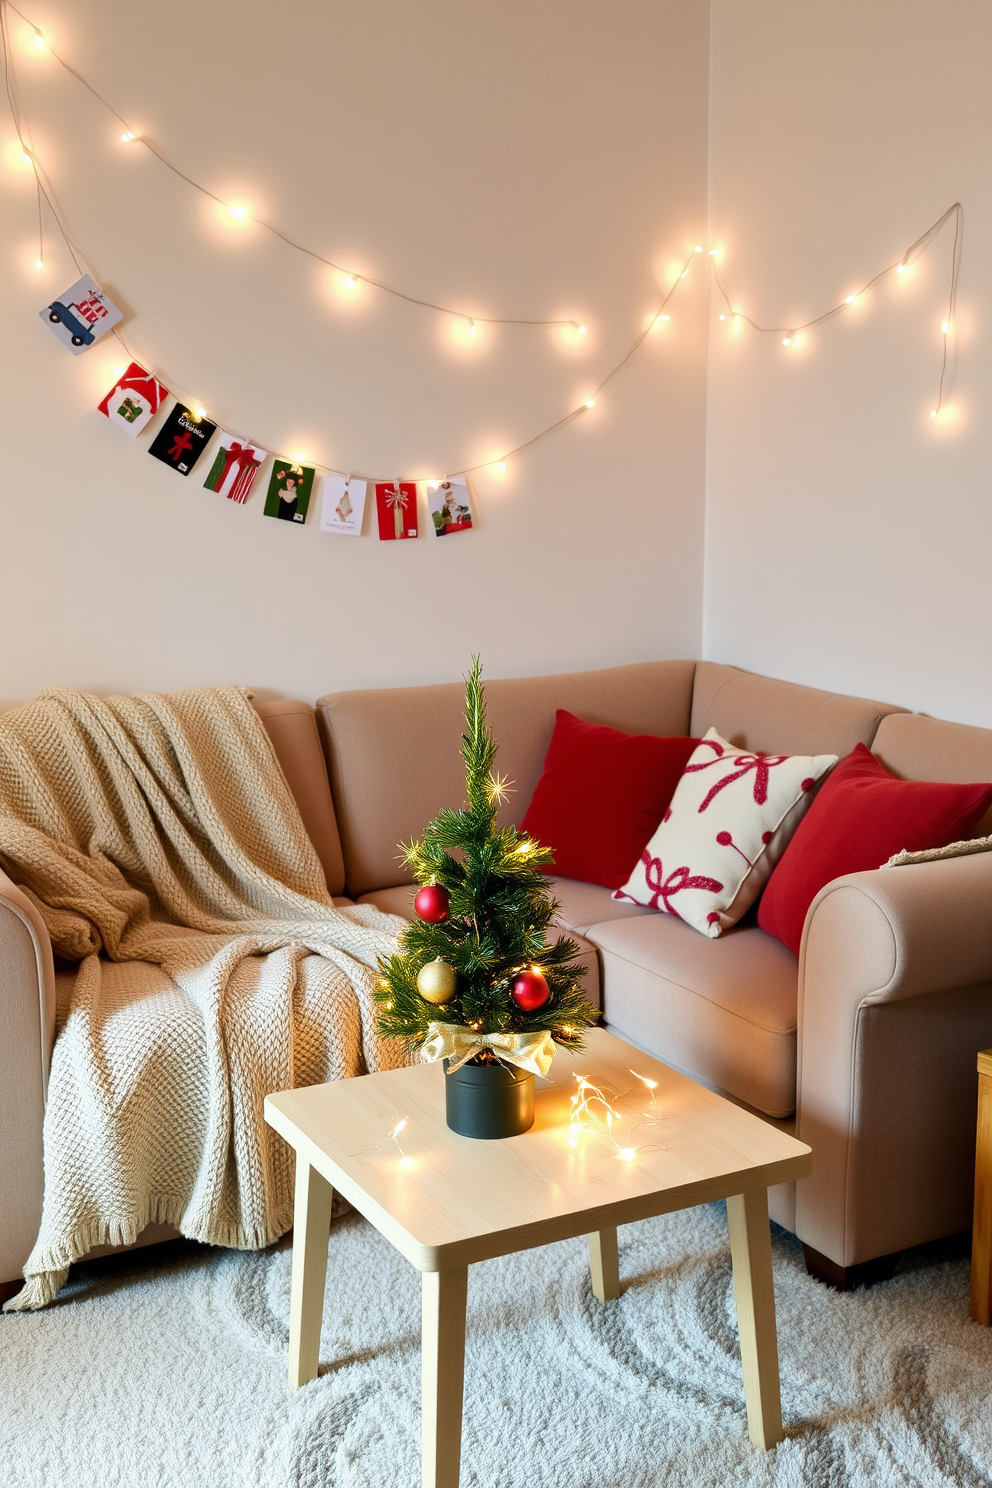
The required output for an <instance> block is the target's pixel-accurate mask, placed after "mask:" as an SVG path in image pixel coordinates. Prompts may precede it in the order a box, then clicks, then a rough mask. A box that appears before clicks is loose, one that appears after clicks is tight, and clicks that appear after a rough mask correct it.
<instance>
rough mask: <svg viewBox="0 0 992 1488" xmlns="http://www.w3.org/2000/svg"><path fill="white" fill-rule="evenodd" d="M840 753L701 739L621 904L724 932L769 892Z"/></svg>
mask: <svg viewBox="0 0 992 1488" xmlns="http://www.w3.org/2000/svg"><path fill="white" fill-rule="evenodd" d="M836 763H837V756H836V755H835V754H815V755H810V754H752V753H750V752H749V751H747V750H743V749H736V748H735V747H734V745H733V744H728V743H727V741H726V739H721V737H720V735H719V734H718V733H717V731H716V729H710V731H709V733H708V734H706V735H705V737H704V738H703V739H702V741H701V742H700V744H699V746H698V748H696V749H695V750H694V751H693V753H692V755H691V756H690V759H689V763H688V764H687V765H686V767H685V769H684V770H683V772H682V777H681V779H680V780H679V783H678V785H677V786H676V788H675V794H674V796H673V797H672V800H671V804H670V806H669V807H668V810H667V811H666V812H665V815H664V817H663V818H662V821H661V825H660V826H659V827H658V829H657V831H656V832H655V834H654V836H653V837H652V838H651V841H650V842H649V843H648V845H647V847H646V848H645V849H644V851H643V852H642V853H641V858H640V862H639V863H638V864H637V865H636V866H635V868H634V870H633V872H632V873H631V875H630V877H629V878H628V880H627V882H626V883H625V884H624V886H623V888H622V889H617V890H616V892H615V893H614V895H613V897H614V899H626V900H632V901H633V903H634V904H643V905H646V906H647V907H648V908H649V909H663V910H665V911H666V912H667V913H668V914H671V915H675V917H676V919H680V920H685V922H686V924H687V925H692V926H693V927H694V929H696V930H701V931H702V932H703V934H704V935H722V934H723V932H724V930H729V929H730V927H731V926H732V925H736V923H737V921H738V920H739V919H740V918H741V916H742V915H743V914H745V913H746V912H747V910H748V909H750V907H751V905H752V904H753V903H754V901H755V900H756V899H757V897H758V895H759V894H760V893H761V891H762V889H763V888H764V886H765V884H766V883H767V882H768V878H769V876H770V874H771V871H772V869H773V868H774V867H775V864H776V863H777V862H778V860H779V858H780V857H781V856H782V854H783V852H784V851H785V849H786V847H787V845H788V842H789V839H790V837H791V836H792V834H793V832H794V831H795V830H796V827H797V826H798V825H799V822H800V819H801V818H802V816H803V813H804V812H805V810H806V808H807V806H808V805H809V803H810V801H811V800H812V797H813V794H814V789H813V788H814V786H815V785H816V784H817V782H818V781H819V780H822V778H823V776H824V775H826V773H827V771H828V770H831V769H832V768H833V766H834V765H835V764H836Z"/></svg>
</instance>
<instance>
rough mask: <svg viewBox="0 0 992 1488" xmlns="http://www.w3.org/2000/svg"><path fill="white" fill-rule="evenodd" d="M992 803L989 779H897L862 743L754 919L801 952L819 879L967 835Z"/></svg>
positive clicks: (837, 773)
mask: <svg viewBox="0 0 992 1488" xmlns="http://www.w3.org/2000/svg"><path fill="white" fill-rule="evenodd" d="M990 805H992V785H944V784H938V783H937V782H936V781H932V780H900V779H899V778H898V777H897V776H895V775H893V774H892V773H891V771H889V770H887V769H886V768H885V766H884V765H883V764H880V763H879V761H878V760H877V759H876V758H875V756H874V755H873V754H872V753H871V752H870V751H869V750H867V749H866V748H865V746H864V745H863V744H856V745H855V746H854V748H853V749H852V750H851V753H850V754H849V755H847V756H846V757H845V758H844V759H842V760H841V762H840V764H839V765H838V766H837V768H836V769H835V770H834V772H833V774H832V775H831V776H830V777H829V778H828V780H827V781H826V783H825V784H824V785H823V787H822V788H821V790H820V793H819V795H818V796H817V797H816V800H815V801H814V802H813V803H812V805H811V806H810V808H809V810H808V811H807V813H806V815H805V816H804V817H803V819H802V821H801V822H800V823H799V826H798V827H797V828H796V834H795V836H794V837H793V839H792V841H791V842H790V843H789V846H788V847H787V848H786V850H785V852H784V853H783V855H782V860H781V862H780V863H779V864H778V866H777V867H776V868H775V870H774V872H773V873H772V876H771V878H770V879H769V880H768V886H767V888H766V889H765V892H764V896H763V897H762V900H761V905H760V907H759V909H758V924H759V925H760V926H761V928H762V930H767V932H768V934H769V935H774V936H775V939H776V940H780V941H781V942H782V943H783V945H787V946H788V947H789V949H790V950H791V951H795V953H796V955H797V956H798V955H799V942H800V940H801V939H802V933H803V925H804V923H805V921H806V912H807V910H808V909H809V907H810V905H811V904H812V903H813V900H814V899H815V898H816V896H817V894H818V893H819V892H820V890H821V889H822V888H823V886H824V884H828V883H831V882H832V881H833V879H835V878H841V877H842V876H843V875H844V874H845V873H859V872H861V871H862V870H863V869H866V868H880V867H881V866H882V864H883V863H885V862H887V861H888V859H889V858H891V857H892V855H893V853H897V852H901V851H902V850H903V849H904V848H905V849H906V851H908V852H920V851H922V850H923V849H924V848H926V847H946V845H947V844H948V843H949V842H955V841H958V840H959V839H960V838H962V837H970V836H972V834H973V833H974V831H975V828H976V827H977V826H978V823H979V822H980V821H981V819H982V817H983V816H984V815H985V813H986V811H988V809H989V806H990Z"/></svg>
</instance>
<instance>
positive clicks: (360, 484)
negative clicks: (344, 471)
mask: <svg viewBox="0 0 992 1488" xmlns="http://www.w3.org/2000/svg"><path fill="white" fill-rule="evenodd" d="M366 490H367V482H366V481H363V480H353V479H352V478H351V476H347V475H329V476H327V477H326V479H325V480H324V501H323V505H322V506H321V509H320V530H321V532H337V533H340V534H341V535H342V536H343V537H361V535H362V518H363V517H364V515H365V494H366Z"/></svg>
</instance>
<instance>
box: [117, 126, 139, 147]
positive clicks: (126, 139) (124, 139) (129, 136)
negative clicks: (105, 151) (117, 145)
mask: <svg viewBox="0 0 992 1488" xmlns="http://www.w3.org/2000/svg"><path fill="white" fill-rule="evenodd" d="M137 138H138V136H137V135H136V134H133V133H132V132H131V130H130V129H126V130H125V131H124V133H123V134H122V135H121V144H122V145H129V144H130V143H131V141H132V140H133V139H137Z"/></svg>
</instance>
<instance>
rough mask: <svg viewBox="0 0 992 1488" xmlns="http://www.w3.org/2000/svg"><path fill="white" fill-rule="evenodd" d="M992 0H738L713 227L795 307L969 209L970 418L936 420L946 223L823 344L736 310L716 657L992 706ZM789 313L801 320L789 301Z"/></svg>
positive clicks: (717, 133)
mask: <svg viewBox="0 0 992 1488" xmlns="http://www.w3.org/2000/svg"><path fill="white" fill-rule="evenodd" d="M990 76H992V7H990V6H989V4H988V0H872V3H871V4H865V3H864V0H834V3H832V4H830V5H826V4H819V3H811V0H714V4H713V7H712V70H711V132H710V206H711V232H712V235H713V237H714V240H715V241H718V242H720V243H722V244H723V245H724V246H725V248H726V254H725V258H724V260H723V261H724V263H725V272H726V276H727V279H728V281H729V283H730V284H731V285H732V286H733V287H734V289H735V291H736V294H737V296H738V299H739V302H740V303H741V305H742V306H743V308H745V309H746V310H748V311H749V313H751V314H752V315H755V316H756V318H758V319H761V318H762V317H768V318H769V319H770V320H771V321H772V323H776V322H777V323H779V324H783V323H784V324H785V325H790V324H795V323H796V322H797V321H799V320H802V319H806V318H807V317H808V316H810V315H815V314H817V313H818V312H819V311H820V310H822V309H824V308H826V307H827V306H829V305H830V304H832V303H835V302H836V299H837V298H838V297H841V298H842V297H843V296H844V295H846V294H847V293H849V292H850V291H851V290H852V289H853V288H857V287H858V286H859V282H864V280H865V279H867V278H868V277H869V276H870V275H871V274H872V273H874V272H875V270H876V269H877V268H879V267H881V266H883V265H885V264H887V263H891V262H892V261H893V260H894V259H897V258H898V257H899V256H900V254H901V253H902V251H903V249H904V247H906V246H907V245H908V244H909V243H910V242H912V240H913V239H914V238H915V237H916V236H917V235H918V234H919V233H920V232H922V231H923V230H924V229H925V228H926V227H927V226H929V224H930V223H931V222H932V221H933V220H934V219H935V218H937V217H938V216H939V215H940V213H941V212H942V211H943V210H944V208H945V207H947V206H948V205H949V204H950V203H951V202H953V201H954V200H956V199H959V200H960V201H961V202H963V203H964V207H965V213H966V222H965V237H964V252H963V257H962V274H961V292H960V301H959V309H958V315H957V323H958V338H957V339H958V343H959V362H958V368H957V379H956V386H955V389H954V394H953V400H952V401H953V402H954V404H955V405H957V408H958V411H959V418H958V419H957V421H956V422H954V423H950V424H948V425H946V426H945V427H943V428H935V427H934V426H933V423H932V421H931V420H930V419H929V417H928V414H929V411H930V409H931V408H932V407H933V406H934V396H935V390H936V380H937V375H938V373H939V367H940V360H939V359H940V334H939V331H940V322H941V320H942V318H943V315H944V313H945V312H944V305H945V293H946V285H947V275H948V267H949V262H950V252H951V237H950V234H949V233H948V232H947V231H945V233H944V234H943V235H942V237H941V238H940V240H939V241H938V242H937V243H936V245H935V246H934V248H933V249H932V250H931V251H930V252H929V253H928V254H927V256H926V258H925V259H924V260H923V261H922V262H921V263H920V265H919V267H918V269H917V271H916V273H915V274H914V275H912V276H911V277H910V278H909V280H908V282H906V283H905V284H903V285H898V286H897V285H886V286H884V287H883V288H881V289H880V290H879V292H878V293H877V294H873V295H872V296H871V297H870V298H869V300H868V302H867V303H866V304H865V305H864V306H863V307H859V310H858V313H857V315H851V316H849V317H847V318H846V319H844V320H842V321H840V322H835V323H833V324H831V325H828V326H826V327H824V328H823V329H821V330H819V331H818V332H817V333H816V334H815V336H811V338H810V343H809V345H808V347H807V348H804V349H803V351H802V353H801V354H789V353H788V352H786V350H785V348H783V347H782V345H781V344H780V342H779V341H778V340H776V339H774V338H770V339H769V340H768V341H765V342H758V341H757V340H756V339H755V338H753V337H749V336H742V337H740V339H739V340H738V341H736V342H735V340H734V338H733V337H732V336H730V335H728V334H727V329H726V326H721V325H720V324H719V322H718V321H717V320H716V318H715V315H716V308H717V307H715V306H714V309H713V314H712V316H711V341H710V364H709V409H708V452H707V461H708V494H707V547H706V551H707V564H706V601H705V616H706V618H705V649H706V654H707V655H708V656H711V657H716V658H719V659H720V660H722V661H728V662H736V663H738V664H740V665H743V666H745V667H751V668H754V669H755V670H759V671H766V672H771V673H773V674H775V675H776V676H781V677H788V678H793V679H796V680H799V681H803V682H810V683H815V684H820V685H822V686H826V687H831V688H838V689H841V690H843V691H851V692H862V693H867V694H870V695H874V696H879V697H882V698H885V699H891V700H893V701H896V702H900V703H903V704H905V705H908V706H910V707H913V708H917V709H922V710H926V711H928V712H932V713H936V714H942V715H944V716H947V717H950V718H956V719H962V720H965V721H968V722H973V723H980V724H986V725H989V724H992V686H990V683H992V655H990V634H992V583H990V575H989V567H990V565H989V552H990V540H992V497H990V490H992V486H990V469H992V445H990V435H989V425H988V413H987V410H988V407H989V402H990V396H992V362H990V358H989V325H988V307H989V304H990V301H992V295H990V290H992V243H990V236H992V188H990V177H989V163H990V160H992V108H990V97H992V95H990V89H989V79H990ZM778 317H781V320H778V319H777V318H778Z"/></svg>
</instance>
